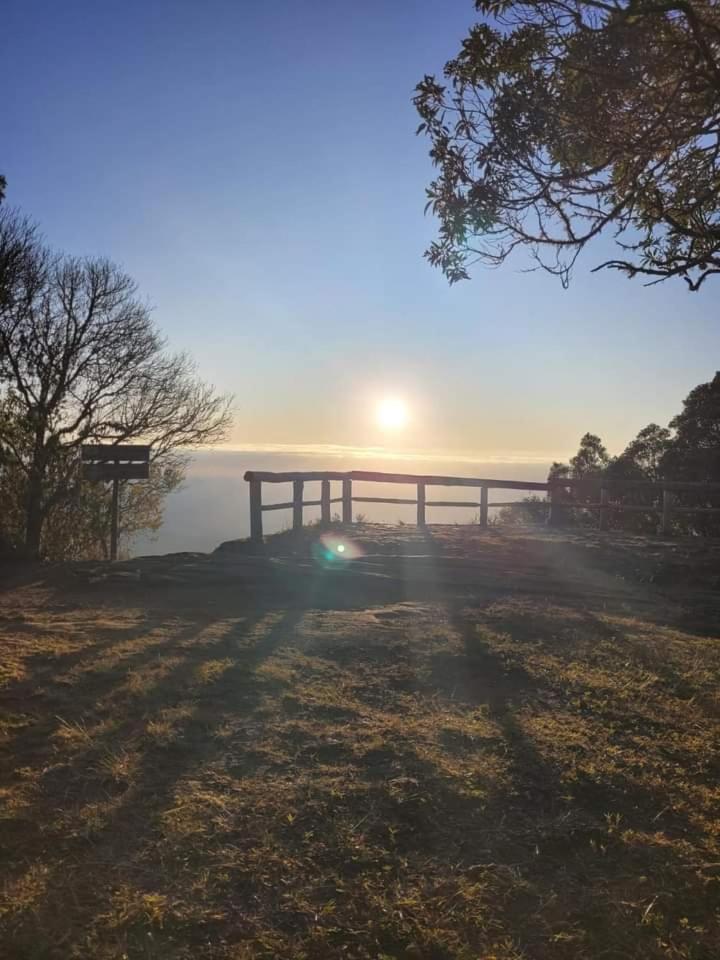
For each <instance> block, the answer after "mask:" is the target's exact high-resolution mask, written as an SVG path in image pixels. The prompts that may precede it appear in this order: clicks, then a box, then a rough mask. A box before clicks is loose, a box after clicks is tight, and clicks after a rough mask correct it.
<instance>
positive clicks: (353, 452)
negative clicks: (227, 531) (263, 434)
mask: <svg viewBox="0 0 720 960" xmlns="http://www.w3.org/2000/svg"><path fill="white" fill-rule="evenodd" d="M195 449H196V450H198V451H203V452H213V453H278V454H280V453H284V454H288V455H292V454H294V455H298V456H299V455H301V456H310V457H322V456H325V457H333V458H336V459H339V458H341V457H350V458H352V459H357V460H370V459H372V458H375V459H377V458H384V459H387V460H401V461H428V460H430V461H433V460H434V461H440V462H443V463H518V464H520V463H527V464H550V463H552V462H553V461H554V460H558V459H560V460H562V459H565V460H566V459H567V457H564V458H562V457H557V456H554V455H553V454H538V453H537V452H530V451H525V450H495V451H493V452H490V453H486V454H480V453H477V452H473V451H458V452H452V451H449V450H438V451H431V450H417V449H416V450H392V449H389V448H387V447H364V446H353V445H350V444H341V443H223V444H208V445H207V446H201V447H197V448H195Z"/></svg>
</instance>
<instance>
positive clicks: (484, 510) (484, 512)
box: [480, 487, 490, 527]
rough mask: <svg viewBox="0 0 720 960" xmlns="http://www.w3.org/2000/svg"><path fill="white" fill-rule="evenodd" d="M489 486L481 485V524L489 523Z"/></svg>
mask: <svg viewBox="0 0 720 960" xmlns="http://www.w3.org/2000/svg"><path fill="white" fill-rule="evenodd" d="M489 492H490V490H489V488H488V487H480V526H481V527H486V526H487V525H488V493H489Z"/></svg>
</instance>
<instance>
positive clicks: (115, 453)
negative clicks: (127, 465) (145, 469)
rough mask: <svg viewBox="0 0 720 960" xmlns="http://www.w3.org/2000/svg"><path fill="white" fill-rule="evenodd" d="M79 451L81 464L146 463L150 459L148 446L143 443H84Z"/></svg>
mask: <svg viewBox="0 0 720 960" xmlns="http://www.w3.org/2000/svg"><path fill="white" fill-rule="evenodd" d="M81 449H82V459H83V463H88V462H90V461H93V462H94V461H112V460H129V461H132V462H136V463H137V462H139V463H147V462H148V460H149V459H150V446H149V445H148V444H145V443H84V444H83V445H82V448H81Z"/></svg>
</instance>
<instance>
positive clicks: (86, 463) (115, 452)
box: [81, 443, 150, 560]
mask: <svg viewBox="0 0 720 960" xmlns="http://www.w3.org/2000/svg"><path fill="white" fill-rule="evenodd" d="M81 452H82V475H83V479H84V480H97V481H108V480H111V481H112V485H113V486H112V519H111V527H110V559H111V560H117V548H118V507H119V501H120V481H121V480H147V479H148V478H149V476H150V446H149V445H148V444H138V443H86V444H83V446H82V451H81Z"/></svg>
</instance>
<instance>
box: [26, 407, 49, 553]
mask: <svg viewBox="0 0 720 960" xmlns="http://www.w3.org/2000/svg"><path fill="white" fill-rule="evenodd" d="M44 440H45V430H44V427H41V426H38V427H37V429H36V431H35V449H34V450H33V458H32V466H31V468H30V476H29V478H28V491H27V504H26V507H25V549H26V550H27V552H28V554H29V556H31V557H33V558H34V559H38V558H39V557H40V541H41V538H42V528H43V521H44V519H45V515H44V511H43V502H42V499H43V479H44V475H45V466H46V462H45V443H44Z"/></svg>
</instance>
